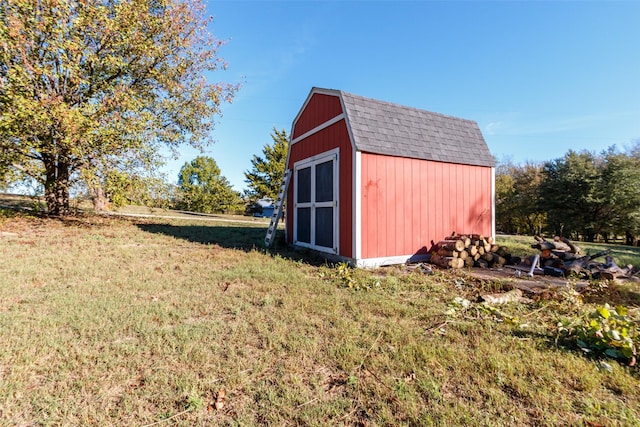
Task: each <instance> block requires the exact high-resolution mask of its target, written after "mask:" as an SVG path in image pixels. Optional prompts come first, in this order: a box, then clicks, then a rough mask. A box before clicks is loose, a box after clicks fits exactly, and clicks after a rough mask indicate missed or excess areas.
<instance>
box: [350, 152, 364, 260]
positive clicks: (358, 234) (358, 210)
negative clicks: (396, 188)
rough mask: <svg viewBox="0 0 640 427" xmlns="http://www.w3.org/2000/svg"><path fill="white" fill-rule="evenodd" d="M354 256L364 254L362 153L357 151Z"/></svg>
mask: <svg viewBox="0 0 640 427" xmlns="http://www.w3.org/2000/svg"><path fill="white" fill-rule="evenodd" d="M352 168H353V180H352V181H351V182H352V185H353V201H352V206H353V219H352V221H353V222H352V225H351V227H352V229H353V241H352V242H353V243H352V247H353V249H352V250H353V256H354V258H355V259H360V257H361V256H362V153H361V152H360V151H357V150H356V151H355V152H354V156H353V166H352Z"/></svg>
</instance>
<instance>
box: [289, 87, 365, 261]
mask: <svg viewBox="0 0 640 427" xmlns="http://www.w3.org/2000/svg"><path fill="white" fill-rule="evenodd" d="M315 96H317V95H314V97H315ZM308 108H309V107H308ZM303 115H304V114H303ZM314 127H315V126H314ZM296 131H297V125H296V127H295V129H294V134H295V133H296ZM302 134H304V132H302ZM334 148H339V149H340V153H339V155H338V161H339V163H340V164H339V166H338V168H339V169H338V173H339V184H338V186H339V189H338V191H339V200H338V212H339V220H338V223H339V227H340V228H339V237H338V239H339V240H338V242H339V249H338V250H339V252H338V254H339V255H342V256H345V257H350V258H351V257H353V245H352V215H353V188H352V181H353V174H352V170H353V168H352V161H353V152H352V149H351V140H350V139H349V133H348V131H347V125H346V123H345V121H344V120H340V121H339V122H336V123H334V124H332V125H331V126H329V127H326V128H324V129H322V130H321V131H319V132H316V133H314V134H313V135H311V136H309V137H307V138H305V139H303V140H302V141H299V142H297V143H295V144H293V145H292V146H291V152H290V153H289V161H288V164H287V168H288V169H293V166H294V164H295V163H296V162H298V161H300V160H304V159H308V158H310V157H313V156H315V155H318V154H321V153H324V152H325V151H329V150H332V149H334ZM293 182H294V180H293V179H292V180H291V184H292V185H289V189H288V191H287V201H291V203H287V207H286V209H287V212H286V215H287V218H293V200H294V188H293V187H294V186H293ZM286 227H287V236H288V240H289V243H293V223H292V221H287V223H286Z"/></svg>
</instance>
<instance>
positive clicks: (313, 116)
mask: <svg viewBox="0 0 640 427" xmlns="http://www.w3.org/2000/svg"><path fill="white" fill-rule="evenodd" d="M303 108H304V109H303V111H302V113H301V114H300V116H299V117H297V120H296V122H295V128H294V130H293V133H292V138H291V139H296V138H297V137H299V136H301V135H304V134H305V133H306V132H309V131H310V130H311V129H313V128H315V127H316V126H320V125H321V124H323V123H325V122H326V121H329V120H330V119H332V118H334V117H336V116H337V115H339V114H341V113H342V105H341V103H340V98H338V97H337V96H334V95H323V94H320V93H315V94H313V96H312V97H311V99H310V100H309V102H308V103H307V105H306V106H305V107H303Z"/></svg>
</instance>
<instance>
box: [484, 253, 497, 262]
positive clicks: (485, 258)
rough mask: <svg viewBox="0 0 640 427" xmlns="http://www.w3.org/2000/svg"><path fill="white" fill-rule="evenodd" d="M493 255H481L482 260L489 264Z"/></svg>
mask: <svg viewBox="0 0 640 427" xmlns="http://www.w3.org/2000/svg"><path fill="white" fill-rule="evenodd" d="M493 258H494V256H493V253H492V252H485V253H484V255H482V259H483V260H485V261H487V262H488V263H489V264H491V263H492V262H493Z"/></svg>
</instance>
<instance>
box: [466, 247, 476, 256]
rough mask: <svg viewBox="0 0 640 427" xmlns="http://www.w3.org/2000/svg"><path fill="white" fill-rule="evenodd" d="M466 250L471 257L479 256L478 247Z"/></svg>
mask: <svg viewBox="0 0 640 427" xmlns="http://www.w3.org/2000/svg"><path fill="white" fill-rule="evenodd" d="M465 250H466V251H467V252H468V253H469V255H471V256H474V255H475V254H477V253H478V247H477V246H473V245H471V246H469V247H468V248H467V249H465Z"/></svg>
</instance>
